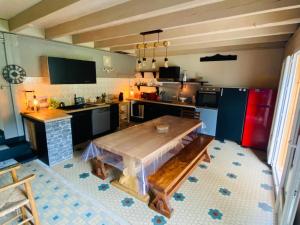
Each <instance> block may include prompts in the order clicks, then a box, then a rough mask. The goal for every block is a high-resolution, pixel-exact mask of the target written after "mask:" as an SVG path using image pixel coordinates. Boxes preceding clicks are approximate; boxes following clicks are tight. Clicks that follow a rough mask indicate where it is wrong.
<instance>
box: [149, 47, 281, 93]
mask: <svg viewBox="0 0 300 225" xmlns="http://www.w3.org/2000/svg"><path fill="white" fill-rule="evenodd" d="M215 54H216V53H207V54H193V55H180V56H170V57H168V58H169V62H170V63H169V65H178V66H180V67H181V69H184V70H187V73H188V75H189V77H190V78H194V77H196V76H201V77H203V79H204V80H207V81H209V83H210V84H212V85H214V86H219V87H257V88H263V87H266V88H274V87H277V85H278V82H279V76H280V70H281V64H282V60H283V49H261V50H247V51H232V52H224V53H222V54H225V55H227V54H237V56H238V59H237V61H222V62H200V57H203V56H212V55H215ZM162 61H163V59H161V58H160V59H159V64H160V65H162ZM149 64H150V63H149Z"/></svg>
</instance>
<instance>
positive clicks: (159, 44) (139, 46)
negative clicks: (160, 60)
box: [136, 30, 170, 69]
mask: <svg viewBox="0 0 300 225" xmlns="http://www.w3.org/2000/svg"><path fill="white" fill-rule="evenodd" d="M161 32H163V31H162V30H152V31H147V32H142V33H141V35H143V43H140V44H137V45H136V49H138V51H139V53H138V58H139V60H138V68H141V67H142V66H146V65H147V58H146V48H152V49H153V57H152V69H156V59H155V50H156V48H160V47H164V48H166V57H165V67H168V54H167V53H168V52H167V48H168V46H169V45H170V43H169V42H168V41H164V42H160V40H159V34H160V33H161ZM150 34H157V42H148V43H146V42H145V36H146V35H150ZM141 49H143V50H144V55H143V61H142V65H141V66H140V64H141V60H140V50H141Z"/></svg>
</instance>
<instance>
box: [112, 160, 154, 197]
mask: <svg viewBox="0 0 300 225" xmlns="http://www.w3.org/2000/svg"><path fill="white" fill-rule="evenodd" d="M123 163H124V169H123V174H122V175H121V177H120V178H119V180H114V181H112V185H114V186H115V187H117V188H119V189H121V190H123V191H125V192H127V193H128V194H131V195H133V196H134V197H135V198H137V199H139V200H141V201H143V202H148V201H149V195H148V194H145V195H143V194H141V193H140V190H139V181H138V177H137V173H138V172H139V169H137V168H138V165H136V161H135V160H134V159H132V158H130V157H123Z"/></svg>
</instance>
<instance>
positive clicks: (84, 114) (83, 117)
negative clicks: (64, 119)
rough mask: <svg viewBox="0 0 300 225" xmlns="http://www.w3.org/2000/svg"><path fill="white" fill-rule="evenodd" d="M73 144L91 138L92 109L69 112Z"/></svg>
mask: <svg viewBox="0 0 300 225" xmlns="http://www.w3.org/2000/svg"><path fill="white" fill-rule="evenodd" d="M71 115H72V119H71V125H72V139H73V145H77V144H80V143H83V142H85V141H88V140H90V139H92V136H93V134H92V110H86V111H81V112H76V113H71Z"/></svg>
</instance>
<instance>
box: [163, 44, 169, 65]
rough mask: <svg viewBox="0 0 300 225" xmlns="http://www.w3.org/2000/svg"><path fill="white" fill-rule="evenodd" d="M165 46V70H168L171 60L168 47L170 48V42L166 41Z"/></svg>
mask: <svg viewBox="0 0 300 225" xmlns="http://www.w3.org/2000/svg"><path fill="white" fill-rule="evenodd" d="M163 44H164V46H165V47H166V57H165V68H168V67H169V59H168V46H169V42H167V41H164V43H163Z"/></svg>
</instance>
